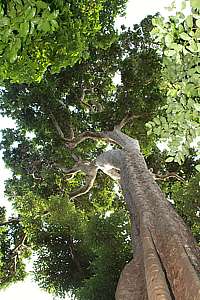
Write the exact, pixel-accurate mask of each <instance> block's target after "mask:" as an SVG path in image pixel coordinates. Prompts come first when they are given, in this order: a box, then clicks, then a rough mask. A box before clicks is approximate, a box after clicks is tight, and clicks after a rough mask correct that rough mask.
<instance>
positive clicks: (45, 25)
mask: <svg viewBox="0 0 200 300" xmlns="http://www.w3.org/2000/svg"><path fill="white" fill-rule="evenodd" d="M37 29H38V30H40V31H44V32H48V31H51V27H50V23H49V22H48V21H44V20H41V21H40V22H39V23H38V26H37Z"/></svg>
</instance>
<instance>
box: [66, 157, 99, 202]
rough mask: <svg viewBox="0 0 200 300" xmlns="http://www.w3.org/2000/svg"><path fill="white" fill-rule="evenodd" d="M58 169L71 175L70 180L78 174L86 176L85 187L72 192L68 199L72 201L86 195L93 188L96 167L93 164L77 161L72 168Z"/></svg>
mask: <svg viewBox="0 0 200 300" xmlns="http://www.w3.org/2000/svg"><path fill="white" fill-rule="evenodd" d="M60 169H61V170H62V171H63V172H64V173H65V174H67V175H71V177H70V178H68V179H72V178H73V177H74V175H75V174H76V173H78V172H83V173H85V175H86V179H85V185H84V186H83V187H81V188H79V189H78V190H75V191H72V192H71V193H70V199H74V198H77V197H79V196H81V195H83V194H86V193H87V192H88V191H89V190H90V189H91V188H92V187H93V184H94V181H95V178H96V175H97V170H98V167H97V166H96V164H95V163H94V162H89V161H82V160H78V161H77V162H76V164H75V165H74V166H73V168H71V169H67V168H65V167H60Z"/></svg>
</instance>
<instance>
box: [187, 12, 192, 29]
mask: <svg viewBox="0 0 200 300" xmlns="http://www.w3.org/2000/svg"><path fill="white" fill-rule="evenodd" d="M185 21H186V24H187V26H188V27H189V28H192V27H193V16H191V15H189V16H187V18H186V20H185Z"/></svg>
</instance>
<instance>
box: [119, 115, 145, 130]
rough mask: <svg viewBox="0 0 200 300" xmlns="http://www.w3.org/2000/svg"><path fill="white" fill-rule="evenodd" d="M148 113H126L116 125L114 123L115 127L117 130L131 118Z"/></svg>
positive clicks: (137, 117) (131, 119)
mask: <svg viewBox="0 0 200 300" xmlns="http://www.w3.org/2000/svg"><path fill="white" fill-rule="evenodd" d="M149 115H150V114H149V113H143V114H139V115H135V114H133V113H127V115H126V116H125V117H124V118H123V119H122V120H121V122H120V123H119V124H118V125H115V128H116V129H118V130H121V129H122V128H123V127H124V126H125V125H126V124H128V123H129V122H131V121H133V119H139V118H141V117H144V116H149Z"/></svg>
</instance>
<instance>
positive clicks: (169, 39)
mask: <svg viewBox="0 0 200 300" xmlns="http://www.w3.org/2000/svg"><path fill="white" fill-rule="evenodd" d="M172 42H173V36H172V35H171V34H167V35H166V36H165V44H166V45H167V46H168V47H170V45H171V43H172Z"/></svg>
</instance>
